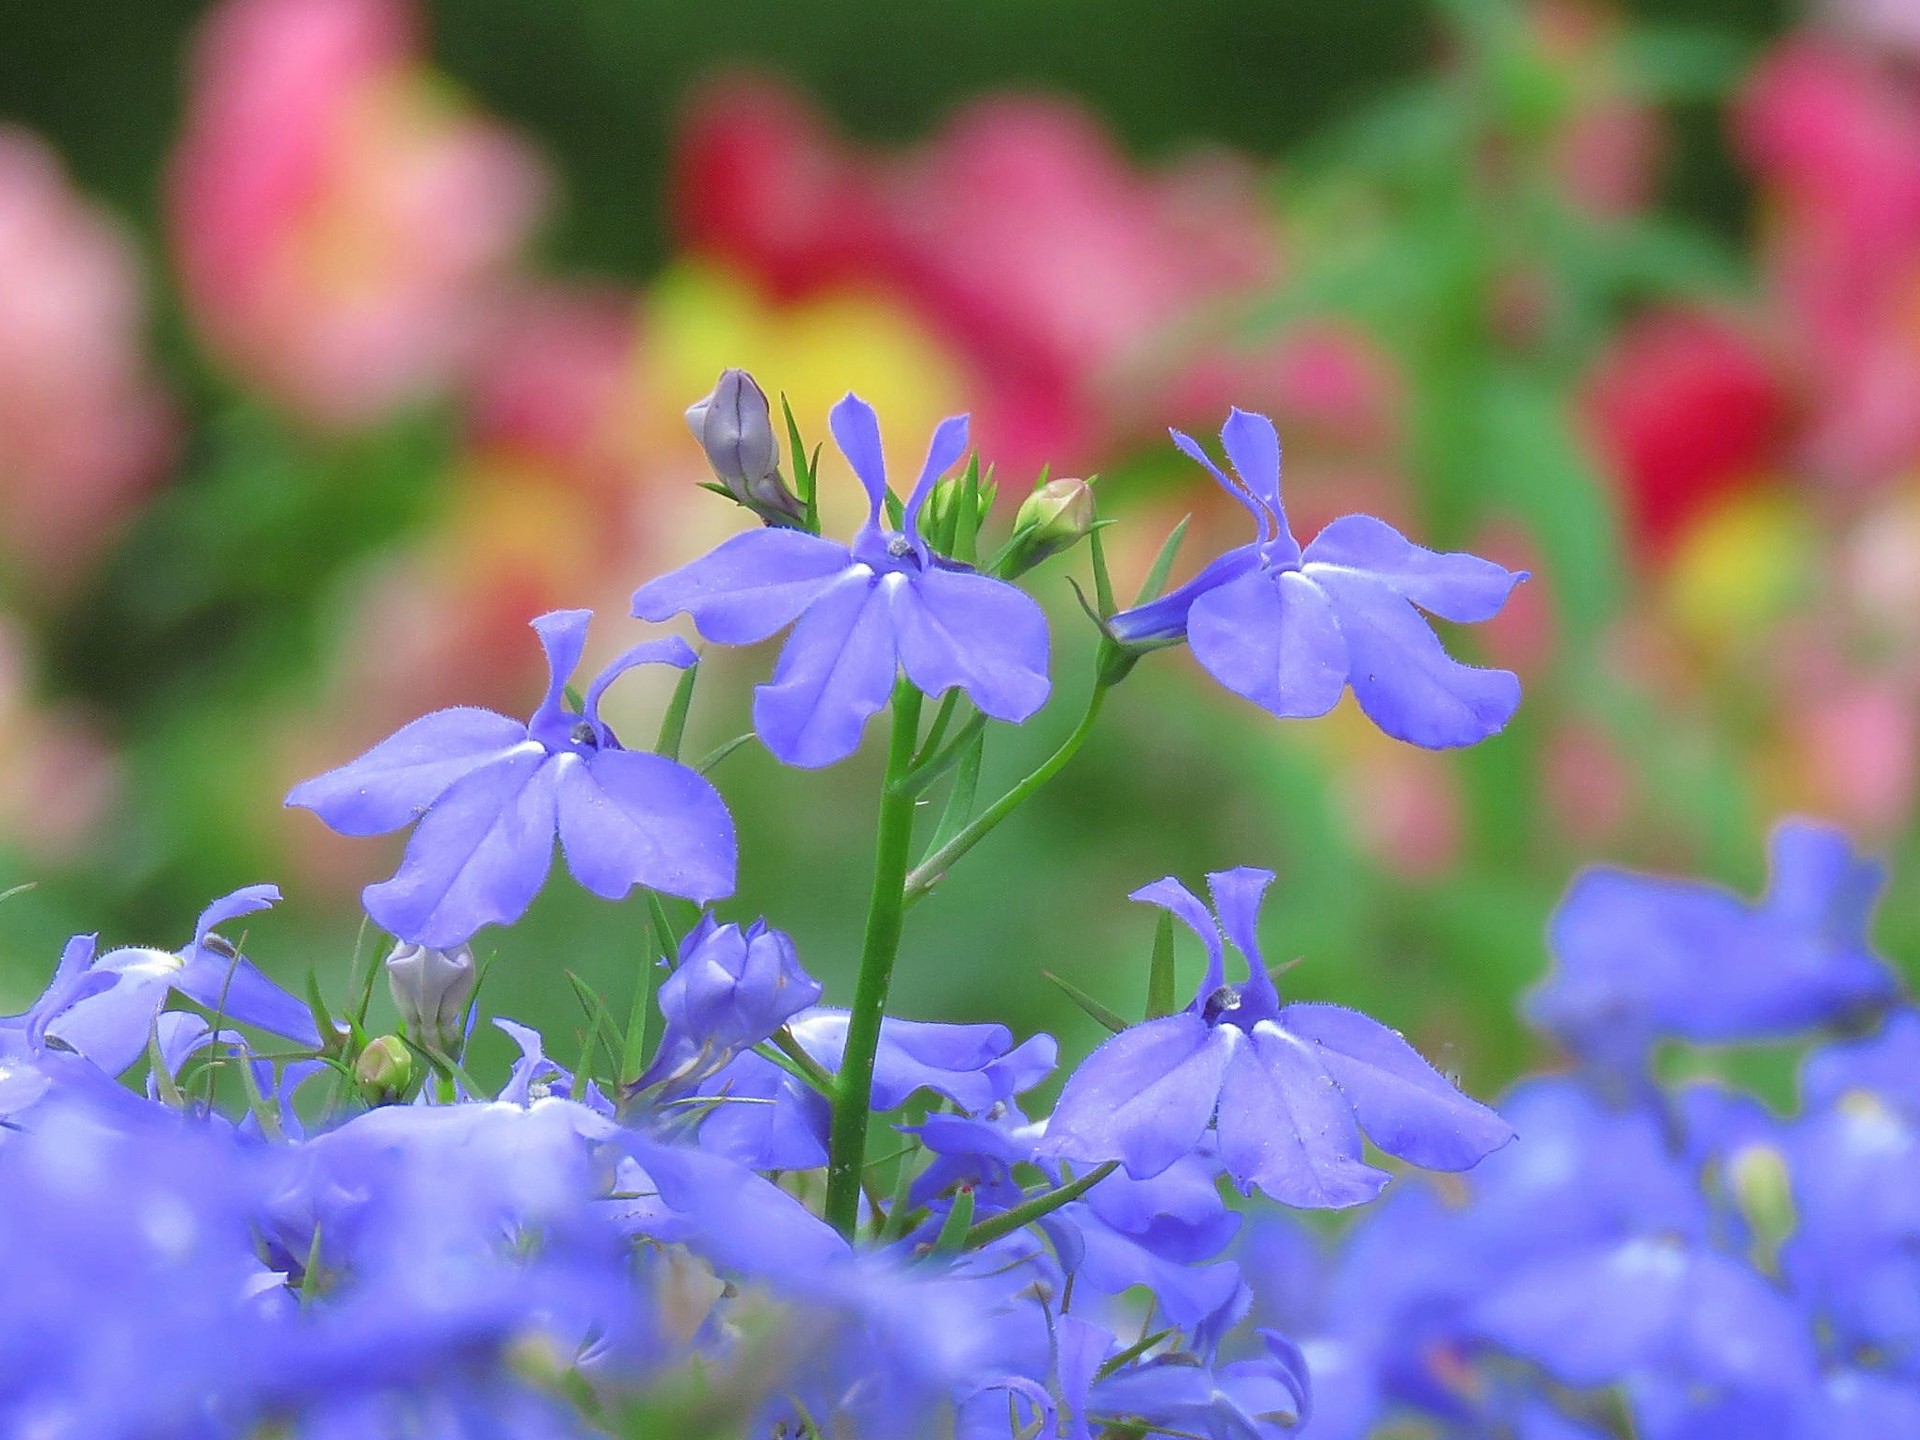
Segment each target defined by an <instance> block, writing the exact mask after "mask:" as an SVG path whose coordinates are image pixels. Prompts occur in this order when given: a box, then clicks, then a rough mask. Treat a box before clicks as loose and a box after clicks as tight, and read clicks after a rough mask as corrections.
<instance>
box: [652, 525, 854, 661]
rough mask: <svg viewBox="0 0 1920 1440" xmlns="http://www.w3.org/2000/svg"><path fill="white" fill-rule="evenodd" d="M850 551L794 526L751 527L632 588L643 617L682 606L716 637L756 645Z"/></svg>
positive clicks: (843, 563) (794, 614) (799, 607)
mask: <svg viewBox="0 0 1920 1440" xmlns="http://www.w3.org/2000/svg"><path fill="white" fill-rule="evenodd" d="M852 564H853V556H852V554H851V553H850V552H849V551H848V549H847V547H846V546H844V545H838V544H835V543H834V542H833V541H831V540H823V539H821V538H820V537H819V536H817V535H808V534H806V533H804V532H803V531H799V530H788V529H768V530H749V531H747V532H746V533H745V534H741V535H735V536H734V537H733V538H732V539H731V540H726V541H723V542H722V543H721V544H719V545H718V546H716V547H715V548H714V549H713V550H711V551H709V552H708V553H707V554H705V555H703V556H701V557H700V558H699V559H698V560H695V561H692V562H690V563H689V564H686V565H682V566H681V567H680V568H679V569H678V570H675V571H672V572H671V573H669V574H666V575H662V576H661V577H660V578H659V579H657V580H650V581H648V582H647V583H646V584H645V585H642V586H641V587H640V588H639V589H638V590H636V591H634V592H633V613H634V615H635V616H636V617H637V618H638V619H641V620H665V619H667V618H669V617H670V616H674V615H680V614H686V615H691V616H692V617H693V623H694V628H695V629H697V630H698V631H699V632H700V633H701V635H702V636H704V637H705V638H706V639H708V640H711V641H712V642H713V643H714V644H716V645H753V644H757V643H758V642H760V641H762V640H764V639H766V638H767V637H768V636H769V635H772V634H773V633H774V632H775V631H777V630H781V629H784V628H785V627H786V626H788V625H790V624H792V623H793V621H794V620H795V619H796V618H798V616H799V615H800V613H801V612H802V611H803V610H805V609H806V608H807V607H808V606H809V605H811V604H813V602H814V601H815V600H817V599H819V598H820V596H821V595H823V594H824V593H826V591H827V590H829V589H830V588H832V586H833V583H834V581H835V580H837V579H838V578H839V577H840V576H841V575H842V574H843V573H845V571H846V570H847V568H848V567H849V566H850V565H852Z"/></svg>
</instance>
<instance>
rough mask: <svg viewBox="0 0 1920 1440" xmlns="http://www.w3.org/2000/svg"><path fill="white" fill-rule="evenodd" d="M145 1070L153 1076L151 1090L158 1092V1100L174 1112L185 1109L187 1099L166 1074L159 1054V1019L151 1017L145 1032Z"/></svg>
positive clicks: (163, 1061)
mask: <svg viewBox="0 0 1920 1440" xmlns="http://www.w3.org/2000/svg"><path fill="white" fill-rule="evenodd" d="M147 1070H148V1073H150V1074H151V1075H152V1076H153V1088H154V1089H155V1090H157V1091H159V1092H160V1099H161V1100H162V1101H163V1102H164V1103H165V1104H167V1105H170V1106H172V1107H173V1108H174V1109H175V1110H184V1109H186V1108H187V1097H186V1094H185V1092H183V1091H182V1090H181V1089H180V1087H179V1085H177V1084H176V1083H175V1082H174V1078H173V1076H172V1075H170V1074H169V1073H168V1072H167V1062H166V1057H164V1056H163V1055H162V1054H161V1053H160V1017H159V1015H157V1014H156V1015H155V1016H154V1017H153V1024H152V1025H151V1026H150V1027H149V1028H148V1030H147Z"/></svg>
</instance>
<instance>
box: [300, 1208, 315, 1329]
mask: <svg viewBox="0 0 1920 1440" xmlns="http://www.w3.org/2000/svg"><path fill="white" fill-rule="evenodd" d="M319 1294H320V1225H319V1222H318V1221H315V1222H314V1226H313V1240H312V1242H311V1243H310V1244H309V1245H308V1246H307V1263H306V1264H305V1265H304V1266H302V1267H301V1270H300V1308H301V1309H302V1310H304V1309H306V1308H307V1307H308V1306H309V1305H311V1304H312V1303H313V1302H314V1300H315V1299H316V1298H317V1297H318V1296H319Z"/></svg>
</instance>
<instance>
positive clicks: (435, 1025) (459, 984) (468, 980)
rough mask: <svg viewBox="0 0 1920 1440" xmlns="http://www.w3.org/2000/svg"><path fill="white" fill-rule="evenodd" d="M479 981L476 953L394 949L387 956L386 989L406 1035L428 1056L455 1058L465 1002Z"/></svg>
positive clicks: (408, 947)
mask: <svg viewBox="0 0 1920 1440" xmlns="http://www.w3.org/2000/svg"><path fill="white" fill-rule="evenodd" d="M477 981H478V976H477V974H476V973H475V970H474V964H473V952H472V951H471V950H469V949H468V948H467V947H466V946H464V945H462V946H460V947H459V948H458V949H456V950H433V949H430V948H428V947H427V946H425V945H396V946H394V948H393V953H392V954H390V955H388V956H387V987H388V988H389V989H390V990H392V991H393V1003H394V1005H395V1006H397V1007H398V1008H399V1011H400V1018H401V1020H403V1021H405V1022H406V1027H407V1033H408V1034H409V1035H411V1036H413V1038H414V1039H415V1040H417V1041H418V1042H419V1043H420V1044H422V1045H424V1046H426V1047H427V1048H428V1049H430V1050H438V1051H440V1052H441V1053H442V1054H444V1055H451V1054H453V1053H455V1052H456V1051H457V1050H458V1049H459V1046H460V1042H461V1040H462V1039H463V1038H464V1035H465V1032H464V1028H463V1025H464V1021H465V1018H466V1013H467V1002H468V1001H470V1000H472V999H473V988H474V985H475V984H476V983H477Z"/></svg>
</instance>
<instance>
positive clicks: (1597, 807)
mask: <svg viewBox="0 0 1920 1440" xmlns="http://www.w3.org/2000/svg"><path fill="white" fill-rule="evenodd" d="M1540 769H1541V784H1542V791H1543V796H1544V799H1545V801H1546V805H1545V807H1544V808H1545V810H1546V813H1547V816H1548V817H1549V819H1550V820H1551V821H1552V823H1553V824H1554V825H1556V826H1557V827H1558V828H1559V831H1560V833H1561V835H1563V836H1564V837H1565V838H1566V839H1567V840H1568V841H1569V842H1571V844H1572V845H1574V846H1575V847H1576V848H1577V849H1579V850H1580V851H1581V852H1582V853H1583V854H1584V853H1588V852H1590V851H1592V850H1593V849H1594V848H1595V847H1597V846H1601V845H1604V844H1606V843H1607V842H1609V841H1611V840H1613V839H1615V838H1616V837H1617V836H1618V834H1619V832H1620V831H1621V829H1622V828H1623V827H1624V826H1625V825H1626V823H1627V821H1628V820H1629V819H1630V818H1631V817H1632V815H1633V810H1634V806H1635V803H1636V800H1637V799H1638V796H1637V795H1636V790H1637V788H1638V787H1637V785H1636V783H1635V779H1634V773H1633V767H1632V766H1631V765H1629V764H1628V763H1627V761H1626V758H1625V757H1624V756H1623V755H1622V754H1621V753H1620V747H1619V745H1618V744H1616V743H1615V742H1614V740H1613V738H1612V737H1611V736H1610V735H1608V734H1607V733H1606V731H1604V730H1602V729H1600V728H1599V727H1597V726H1594V725H1589V724H1587V723H1585V722H1582V721H1572V722H1569V723H1568V724H1565V725H1561V726H1559V727H1557V728H1556V729H1554V730H1552V731H1550V732H1549V733H1548V735H1547V738H1546V743H1545V747H1544V749H1543V750H1542V752H1541V756H1540Z"/></svg>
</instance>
